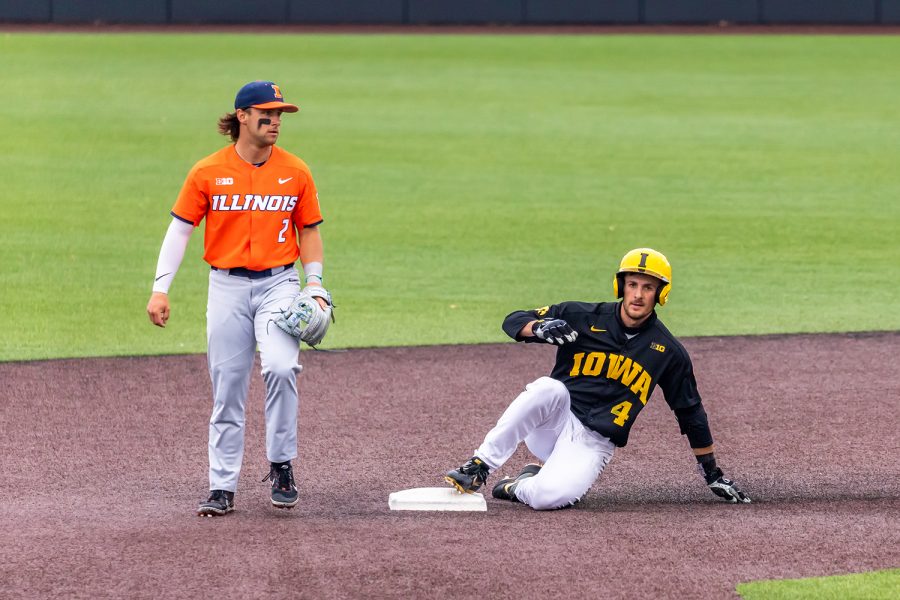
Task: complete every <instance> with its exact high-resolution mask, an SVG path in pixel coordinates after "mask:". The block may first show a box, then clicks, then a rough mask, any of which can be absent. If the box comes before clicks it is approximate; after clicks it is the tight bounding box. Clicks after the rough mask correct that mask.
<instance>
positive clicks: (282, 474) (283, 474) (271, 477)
mask: <svg viewBox="0 0 900 600" xmlns="http://www.w3.org/2000/svg"><path fill="white" fill-rule="evenodd" d="M276 480H277V482H278V483H277V484H276V485H277V486H278V489H280V490H288V491H289V490H292V489H293V488H294V470H293V469H291V468H287V469H276V468H275V467H272V468H271V469H269V474H268V475H266V476H265V477H263V478H262V480H261V481H272V482H275V481H276Z"/></svg>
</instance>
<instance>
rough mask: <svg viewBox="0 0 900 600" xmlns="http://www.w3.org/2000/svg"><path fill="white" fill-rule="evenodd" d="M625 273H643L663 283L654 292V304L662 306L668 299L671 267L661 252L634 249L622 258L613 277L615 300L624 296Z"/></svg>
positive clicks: (670, 288) (670, 287)
mask: <svg viewBox="0 0 900 600" xmlns="http://www.w3.org/2000/svg"><path fill="white" fill-rule="evenodd" d="M626 273H643V274H645V275H650V276H652V277H656V278H657V279H659V280H660V281H662V282H663V285H661V286H659V288H657V290H656V302H657V303H659V305H660V306H663V305H664V304H665V303H666V300H668V299H669V292H670V291H671V290H672V265H670V264H669V259H667V258H666V257H665V256H664V255H663V253H662V252H657V251H656V250H654V249H653V248H635V249H634V250H632V251H630V252H628V254H626V255H625V256H623V257H622V262H620V263H619V270H618V271H616V276H615V277H613V292H615V294H616V298H621V297H622V296H624V295H625V274H626Z"/></svg>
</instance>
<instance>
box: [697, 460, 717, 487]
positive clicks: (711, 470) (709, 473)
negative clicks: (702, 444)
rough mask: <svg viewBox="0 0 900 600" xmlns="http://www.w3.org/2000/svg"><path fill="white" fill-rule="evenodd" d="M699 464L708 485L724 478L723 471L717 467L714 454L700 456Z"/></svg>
mask: <svg viewBox="0 0 900 600" xmlns="http://www.w3.org/2000/svg"><path fill="white" fill-rule="evenodd" d="M697 462H698V463H699V465H700V468H701V470H702V471H703V478H704V479H706V483H710V482H712V481H715V480H716V479H718V478H719V477H721V476H722V469H720V468H719V467H718V466H717V465H716V457H715V454H713V453H712V452H710V453H709V454H700V455H698V456H697Z"/></svg>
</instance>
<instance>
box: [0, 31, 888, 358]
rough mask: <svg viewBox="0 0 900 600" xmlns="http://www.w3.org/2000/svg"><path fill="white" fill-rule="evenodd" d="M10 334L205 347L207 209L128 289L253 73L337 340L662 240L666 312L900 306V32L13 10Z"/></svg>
mask: <svg viewBox="0 0 900 600" xmlns="http://www.w3.org/2000/svg"><path fill="white" fill-rule="evenodd" d="M0 52H2V56H3V57H4V61H3V63H4V64H3V69H2V71H0V83H2V87H3V89H4V92H5V96H6V97H5V98H4V102H3V103H2V104H3V108H2V109H0V110H2V114H3V116H4V117H5V119H4V122H5V129H6V131H5V134H4V135H3V136H2V138H0V157H2V162H3V165H4V169H3V194H2V195H0V210H2V213H3V219H2V236H3V243H2V256H0V261H2V267H0V285H2V289H3V295H2V300H0V311H2V315H0V332H2V333H0V336H2V344H0V360H16V359H32V358H47V357H64V356H90V355H132V354H157V353H193V352H203V351H205V333H204V331H205V323H204V318H205V317H204V315H205V303H206V273H207V268H206V267H205V265H204V264H203V263H202V260H201V258H200V256H201V249H202V231H197V232H196V233H195V234H194V237H193V239H192V241H191V245H190V247H189V249H188V255H187V257H186V259H185V262H184V264H183V266H182V268H181V271H180V272H179V274H178V277H177V278H176V280H175V284H174V285H173V287H172V290H171V302H172V308H173V316H172V319H171V321H170V325H169V327H168V328H166V329H165V330H159V329H157V328H155V327H152V326H151V325H150V324H149V322H148V320H147V318H146V315H145V312H144V309H145V306H146V302H147V299H148V296H149V292H150V287H151V284H152V278H153V274H154V270H155V264H156V258H157V253H158V250H159V245H160V242H161V240H162V237H163V235H164V233H165V230H166V227H167V224H168V222H169V219H170V217H169V210H170V208H171V205H172V203H173V201H174V199H175V196H176V194H177V192H178V190H179V188H180V186H181V183H182V181H183V179H184V177H185V175H186V173H187V171H188V169H189V168H190V167H191V165H192V164H193V163H194V162H195V161H196V160H198V159H199V158H201V157H203V156H205V155H206V154H209V153H211V152H213V151H214V150H216V149H218V148H219V147H221V145H222V144H223V143H224V142H225V140H224V138H221V137H220V136H219V135H218V134H217V133H216V131H215V122H216V119H217V117H218V116H219V115H221V114H222V113H224V112H226V111H227V110H229V109H230V107H231V101H232V99H233V97H234V93H235V91H236V90H237V88H238V87H240V86H241V85H242V84H243V83H245V82H246V81H249V80H252V79H259V78H271V79H275V80H276V81H278V82H279V83H280V84H281V85H282V87H283V89H284V91H285V94H286V96H287V99H288V100H289V101H292V102H296V103H299V104H300V105H301V106H302V110H301V112H300V113H298V114H297V115H288V116H287V117H286V119H285V124H284V127H283V129H282V131H283V133H282V137H281V140H280V143H281V145H282V146H284V147H285V148H287V149H288V150H291V151H293V152H295V153H296V154H298V155H300V156H301V157H303V158H304V159H305V160H306V161H307V162H308V163H309V164H310V166H311V168H312V170H313V174H314V175H315V177H316V181H317V184H318V187H319V190H320V196H321V200H322V206H323V211H324V215H325V218H326V222H325V224H324V225H323V227H322V231H323V237H324V239H325V244H326V284H327V285H328V287H329V288H330V289H331V290H332V292H333V293H334V296H335V299H336V302H337V305H338V309H337V323H336V325H335V326H334V328H333V329H332V331H331V332H330V333H329V338H328V340H327V343H326V344H325V346H326V347H356V346H378V345H398V344H442V343H477V342H496V341H501V340H503V339H504V336H503V334H502V332H501V331H500V328H499V324H500V321H501V319H502V318H503V317H504V315H506V314H507V313H508V312H509V311H511V310H513V309H516V308H528V307H535V306H541V305H544V304H548V303H552V302H558V301H561V300H565V299H581V300H602V299H609V298H610V289H611V286H610V281H611V277H612V272H613V270H614V269H615V267H616V266H617V263H618V259H619V258H620V257H621V255H622V254H624V252H625V251H627V250H628V249H630V248H633V247H636V246H643V245H650V246H654V247H656V248H658V249H659V250H662V251H663V252H665V253H666V254H667V255H668V256H669V258H670V259H671V260H672V262H673V264H674V285H673V291H672V294H671V296H670V303H669V304H668V305H667V306H666V307H665V308H663V309H661V314H662V316H663V318H664V320H665V321H666V323H667V324H668V325H669V326H670V328H671V329H673V331H675V332H676V333H677V334H680V335H714V334H759V333H773V332H816V331H853V330H895V329H898V328H900V292H898V286H897V283H896V282H897V280H898V279H900V244H898V242H897V239H896V236H897V234H898V232H900V200H898V198H900V175H898V169H897V165H898V164H900V128H898V127H897V123H898V122H900V102H898V101H897V99H898V98H900V71H898V70H897V69H896V60H895V58H896V57H897V56H898V55H900V38H898V37H887V36H885V37H879V36H872V37H853V36H841V37H827V36H823V37H813V36H808V37H792V36H730V37H728V36H708V37H704V36H694V37H691V36H605V37H604V36H570V37H557V36H531V35H529V36H450V35H446V36H426V35H411V36H391V35H358V36H354V35H263V34H254V35H249V34H248V35H240V34H224V33H208V34H197V35H189V34H165V35H158V34H113V35H93V34H17V33H4V34H2V36H0Z"/></svg>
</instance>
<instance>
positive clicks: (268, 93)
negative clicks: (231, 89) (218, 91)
mask: <svg viewBox="0 0 900 600" xmlns="http://www.w3.org/2000/svg"><path fill="white" fill-rule="evenodd" d="M251 106H252V107H253V108H280V109H281V110H283V111H284V112H289V113H295V112H297V111H298V110H300V107H299V106H297V105H296V104H288V103H287V102H285V101H284V95H283V94H282V93H281V88H279V87H278V85H277V84H275V83H274V82H272V81H251V82H250V83H248V84H247V85H245V86H244V87H242V88H241V89H239V90H238V93H237V96H235V97H234V108H235V110H237V109H239V108H242V109H246V108H249V107H251Z"/></svg>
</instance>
